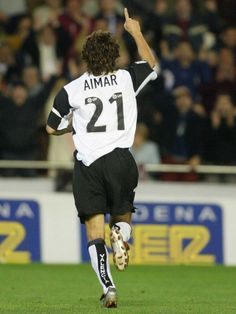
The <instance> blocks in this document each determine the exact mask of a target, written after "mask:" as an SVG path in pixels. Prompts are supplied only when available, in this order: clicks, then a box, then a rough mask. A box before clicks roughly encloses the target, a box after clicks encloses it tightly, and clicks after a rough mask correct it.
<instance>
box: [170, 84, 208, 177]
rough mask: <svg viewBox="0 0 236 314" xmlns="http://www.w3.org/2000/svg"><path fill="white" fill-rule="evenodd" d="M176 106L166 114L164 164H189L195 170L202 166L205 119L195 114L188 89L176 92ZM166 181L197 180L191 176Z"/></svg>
mask: <svg viewBox="0 0 236 314" xmlns="http://www.w3.org/2000/svg"><path fill="white" fill-rule="evenodd" d="M174 96H175V102H176V106H170V107H169V110H168V112H167V113H166V116H165V119H166V134H167V141H166V151H167V155H166V156H165V158H164V162H166V163H171V164H189V165H191V166H192V167H193V168H194V167H195V166H196V165H198V164H200V162H201V155H202V140H203V127H204V119H203V118H202V117H201V116H200V115H199V114H197V113H196V112H195V110H194V103H193V99H192V95H191V92H190V90H189V89H187V88H186V87H184V86H182V87H178V88H177V89H176V90H175V91H174ZM165 179H174V180H175V179H180V180H181V179H189V180H195V179H196V176H195V175H192V174H190V175H189V176H185V175H183V176H182V175H174V174H172V175H171V176H165Z"/></svg>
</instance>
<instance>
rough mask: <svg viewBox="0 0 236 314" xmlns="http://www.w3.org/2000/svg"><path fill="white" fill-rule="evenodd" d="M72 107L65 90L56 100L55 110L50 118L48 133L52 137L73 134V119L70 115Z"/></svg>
mask: <svg viewBox="0 0 236 314" xmlns="http://www.w3.org/2000/svg"><path fill="white" fill-rule="evenodd" d="M70 112H71V106H70V104H69V101H68V95H67V92H66V91H65V89H64V88H63V89H62V90H60V92H59V93H58V94H57V96H56V97H55V99H54V103H53V108H52V110H51V112H50V114H49V116H48V121H47V125H46V131H47V132H48V134H52V135H63V134H66V133H71V132H72V130H73V128H72V117H71V115H70Z"/></svg>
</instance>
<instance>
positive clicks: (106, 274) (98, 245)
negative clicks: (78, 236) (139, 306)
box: [73, 159, 117, 307]
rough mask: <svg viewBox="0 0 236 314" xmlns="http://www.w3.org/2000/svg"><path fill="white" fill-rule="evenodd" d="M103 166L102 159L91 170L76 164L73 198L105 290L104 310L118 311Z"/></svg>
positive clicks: (94, 264)
mask: <svg viewBox="0 0 236 314" xmlns="http://www.w3.org/2000/svg"><path fill="white" fill-rule="evenodd" d="M100 164H101V159H99V160H98V161H95V162H94V163H93V164H92V165H91V166H90V167H86V166H85V165H83V163H82V162H80V161H75V168H74V175H73V194H74V198H75V204H76V208H77V211H78V216H79V218H80V221H81V223H85V225H86V231H87V237H88V252H89V255H90V258H91V264H92V267H93V269H94V271H95V273H96V275H97V277H98V280H99V282H100V284H101V286H102V288H103V292H104V295H103V300H102V301H103V306H104V307H116V304H117V300H116V290H115V287H114V282H113V279H112V276H111V272H110V265H109V260H108V253H107V248H106V245H105V241H104V233H105V232H104V214H105V213H106V212H107V209H106V196H105V193H104V188H103V185H102V180H100V178H101V173H100V169H101V165H100Z"/></svg>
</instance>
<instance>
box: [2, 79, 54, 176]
mask: <svg viewBox="0 0 236 314" xmlns="http://www.w3.org/2000/svg"><path fill="white" fill-rule="evenodd" d="M54 82H55V79H54V78H53V79H51V80H50V81H49V82H48V83H47V84H46V86H45V88H43V89H42V90H41V91H40V92H39V93H38V94H37V95H36V96H35V97H32V96H29V95H28V91H27V87H26V86H25V84H24V83H23V82H21V81H19V82H15V83H14V85H13V86H12V90H11V93H10V97H6V96H3V95H0V104H1V110H0V111H1V112H0V135H1V159H5V160H37V159H38V158H39V153H40V146H39V116H40V113H41V112H42V108H43V106H44V104H45V102H46V100H47V98H48V96H49V93H50V91H51V88H52V86H53V84H54ZM4 174H5V175H10V176H17V175H22V176H34V175H36V171H34V170H22V171H19V170H16V169H12V170H10V169H7V170H6V171H5V172H4Z"/></svg>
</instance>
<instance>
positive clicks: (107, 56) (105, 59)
mask: <svg viewBox="0 0 236 314" xmlns="http://www.w3.org/2000/svg"><path fill="white" fill-rule="evenodd" d="M119 56H120V53H119V45H118V43H117V42H116V40H115V39H114V38H113V37H112V35H111V33H109V32H104V31H95V32H93V33H92V34H91V35H89V36H88V37H87V39H86V41H85V43H84V46H83V50H82V59H83V60H84V61H85V62H86V64H87V71H88V73H91V74H93V75H101V74H103V73H104V74H107V73H109V72H113V71H114V70H115V65H116V59H117V58H118V57H119Z"/></svg>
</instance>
